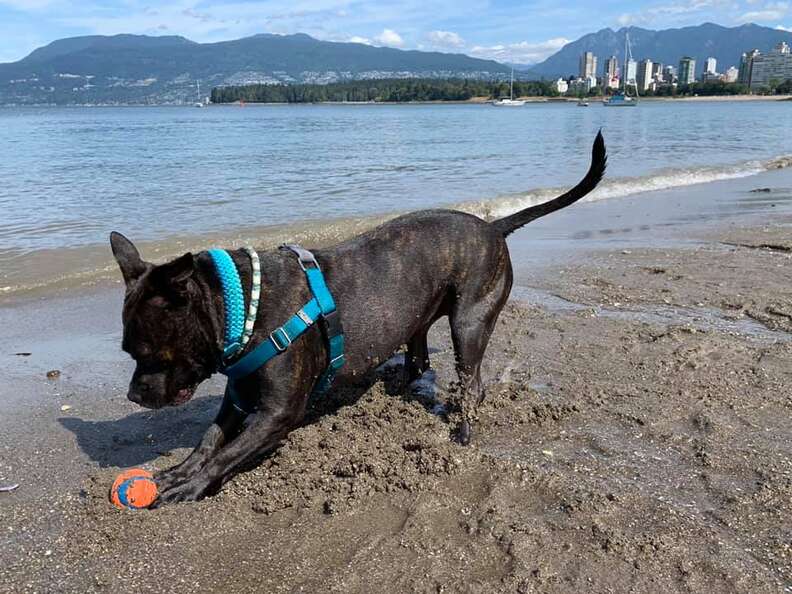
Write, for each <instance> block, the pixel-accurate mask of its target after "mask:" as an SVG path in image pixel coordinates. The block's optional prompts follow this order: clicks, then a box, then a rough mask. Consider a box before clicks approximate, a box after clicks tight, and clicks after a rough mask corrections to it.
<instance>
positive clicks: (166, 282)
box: [149, 252, 195, 298]
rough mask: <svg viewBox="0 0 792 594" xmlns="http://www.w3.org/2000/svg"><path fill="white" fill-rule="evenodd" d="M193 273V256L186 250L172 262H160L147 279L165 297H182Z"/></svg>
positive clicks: (185, 293)
mask: <svg viewBox="0 0 792 594" xmlns="http://www.w3.org/2000/svg"><path fill="white" fill-rule="evenodd" d="M194 273H195V257H194V256H193V255H192V253H190V252H188V253H186V254H184V255H183V256H179V257H178V258H176V259H175V260H173V261H172V262H167V263H166V264H161V265H160V266H157V267H155V268H154V269H153V270H152V271H151V275H150V276H149V279H150V281H151V283H152V284H153V285H154V286H156V288H157V289H158V290H159V291H161V292H162V293H163V295H164V296H165V297H170V298H184V297H186V296H187V292H188V283H189V281H190V279H191V278H192V276H193V274H194Z"/></svg>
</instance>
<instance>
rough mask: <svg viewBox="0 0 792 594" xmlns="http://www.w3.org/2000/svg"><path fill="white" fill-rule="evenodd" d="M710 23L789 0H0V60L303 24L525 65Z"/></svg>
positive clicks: (315, 30) (791, 7) (756, 15)
mask: <svg viewBox="0 0 792 594" xmlns="http://www.w3.org/2000/svg"><path fill="white" fill-rule="evenodd" d="M707 21H709V22H715V23H718V24H721V25H725V26H735V25H740V24H743V23H747V22H755V23H757V24H760V25H766V26H768V27H776V28H783V29H787V30H792V0H785V1H776V0H688V1H682V0H656V1H653V0H630V1H623V0H614V1H610V0H599V1H591V2H569V1H566V0H402V1H400V2H390V1H384V0H260V1H253V0H174V1H170V2H167V3H157V2H153V1H151V0H0V62H11V61H15V60H19V59H21V58H23V57H24V56H26V55H27V54H28V53H30V52H31V51H32V50H34V49H35V48H37V47H40V46H42V45H46V44H47V43H49V42H51V41H53V40H55V39H61V38H64V37H73V36H77V35H95V34H99V35H113V34H116V33H137V34H146V35H182V36H184V37H187V38H188V39H192V40H193V41H198V42H213V41H223V40H228V39H237V38H239V37H245V36H248V35H254V34H256V33H280V34H289V33H298V32H301V33H308V34H309V35H312V36H313V37H316V38H318V39H324V40H328V41H357V42H361V43H368V44H372V45H379V46H390V47H396V48H403V49H420V50H436V51H444V52H461V53H466V54H469V55H472V56H476V57H481V58H492V59H496V60H499V61H506V62H516V63H523V64H529V63H536V62H540V61H542V60H543V59H544V58H546V57H548V56H550V55H552V54H553V53H555V52H556V51H557V50H559V49H560V48H561V47H562V46H563V45H564V44H565V43H567V42H569V41H573V40H575V39H577V38H579V37H581V36H583V35H585V34H586V33H591V32H594V31H597V30H599V29H602V28H605V27H612V28H614V29H615V28H618V27H621V26H624V25H636V26H641V27H646V28H649V29H665V28H670V27H680V26H686V25H698V24H701V23H703V22H707Z"/></svg>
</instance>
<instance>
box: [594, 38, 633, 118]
mask: <svg viewBox="0 0 792 594" xmlns="http://www.w3.org/2000/svg"><path fill="white" fill-rule="evenodd" d="M631 61H632V48H630V34H629V33H625V34H624V70H623V71H622V78H623V79H624V90H623V91H622V92H620V93H616V94H615V95H611V96H610V97H608V98H607V99H605V100H604V101H603V102H602V103H603V104H604V105H605V106H607V107H635V106H636V105H638V83H637V82H636V81H635V79H633V81H632V86H633V88H635V97H630V81H629V79H628V78H627V76H628V74H629V71H628V70H627V65H628V64H629V63H630V62H631Z"/></svg>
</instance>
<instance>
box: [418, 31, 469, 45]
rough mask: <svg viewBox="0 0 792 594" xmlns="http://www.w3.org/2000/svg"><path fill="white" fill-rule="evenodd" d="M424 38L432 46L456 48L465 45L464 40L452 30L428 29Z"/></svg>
mask: <svg viewBox="0 0 792 594" xmlns="http://www.w3.org/2000/svg"><path fill="white" fill-rule="evenodd" d="M426 38H427V39H428V40H429V43H431V44H432V45H433V46H434V47H441V48H443V47H444V48H457V49H458V48H461V47H464V45H465V40H464V39H462V37H460V36H459V34H458V33H454V32H453V31H430V32H429V33H428V34H427V35H426Z"/></svg>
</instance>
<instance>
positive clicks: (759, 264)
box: [0, 171, 792, 592]
mask: <svg viewBox="0 0 792 594" xmlns="http://www.w3.org/2000/svg"><path fill="white" fill-rule="evenodd" d="M765 175H766V177H765V178H764V179H765V180H768V182H767V186H768V187H769V188H770V192H761V193H751V192H750V190H749V189H747V188H748V187H750V186H751V185H752V184H750V183H748V184H746V183H745V181H744V180H737V182H735V181H734V180H731V181H725V182H714V183H710V184H706V185H702V186H701V187H697V188H694V189H693V190H692V191H691V189H690V188H687V189H685V191H681V190H677V191H665V192H655V193H653V194H652V195H643V196H637V197H632V198H624V199H620V200H608V201H601V202H592V203H586V204H581V205H578V206H576V207H573V208H570V209H566V210H564V211H561V212H559V213H557V214H556V215H553V216H552V217H547V218H546V219H542V220H540V221H537V222H536V223H535V224H533V225H531V226H530V227H527V228H526V229H524V230H522V231H520V232H517V233H515V235H514V236H513V237H512V238H510V240H509V248H510V251H511V253H512V261H513V263H514V265H515V279H516V283H515V289H514V290H513V293H512V297H511V298H510V303H509V304H508V305H507V307H506V309H505V310H504V313H503V316H502V318H501V320H500V321H499V323H498V325H497V327H496V330H495V332H494V334H493V339H492V342H491V345H490V347H489V349H488V353H487V357H486V358H485V365H484V369H483V376H484V381H485V384H486V386H487V390H488V399H487V401H485V405H484V406H483V407H482V408H481V410H480V411H478V415H477V419H476V421H475V425H474V427H475V429H474V430H475V432H476V433H475V435H476V438H475V439H476V441H475V442H474V445H473V446H472V447H470V448H460V447H459V446H456V445H454V444H453V443H452V442H451V441H450V440H449V429H450V425H449V424H448V423H447V422H446V421H445V420H443V419H442V418H440V417H437V416H435V415H432V414H430V412H429V410H428V409H429V408H431V402H433V401H434V399H435V398H443V397H444V395H446V394H447V390H448V389H449V388H450V382H452V381H453V379H454V376H453V365H454V362H453V354H452V350H451V347H450V337H449V335H448V331H447V329H446V325H445V324H442V323H440V324H438V325H437V327H436V328H435V329H433V332H432V334H431V335H430V345H431V346H432V347H433V348H432V355H431V357H432V367H433V369H434V370H435V372H436V379H435V380H434V382H433V383H432V385H433V386H434V390H435V391H436V395H435V396H428V395H426V394H425V395H423V396H421V395H420V394H419V395H418V396H415V397H413V398H406V399H402V398H399V397H398V396H393V395H390V396H389V395H387V394H385V391H384V388H383V387H382V385H381V384H376V385H375V386H374V387H372V388H371V390H369V392H367V394H366V395H364V396H363V397H362V398H361V399H360V400H359V401H357V402H355V401H354V400H352V399H349V398H348V397H347V396H345V395H344V394H343V393H338V394H335V395H333V396H332V397H331V399H330V400H329V401H327V402H319V403H316V404H315V405H314V407H313V408H311V410H310V411H309V418H310V419H311V422H310V423H309V424H308V425H306V426H305V427H303V428H301V429H299V430H297V431H295V432H293V433H292V435H291V436H290V437H289V439H288V440H287V442H286V444H285V445H284V446H283V447H282V448H281V449H280V450H279V451H278V452H277V453H276V454H274V455H273V456H272V457H271V458H270V459H269V460H268V461H265V462H264V463H263V464H262V465H261V466H260V467H259V468H257V469H256V470H253V471H252V472H250V473H247V474H245V475H241V476H240V477H238V478H236V479H234V480H233V481H231V483H229V484H228V485H226V487H225V488H224V490H223V492H222V493H221V494H220V495H218V496H216V497H213V498H210V499H207V500H205V501H203V502H200V503H197V504H187V505H178V506H171V507H167V508H164V509H161V510H157V511H154V512H142V513H124V512H118V511H117V510H114V509H113V508H112V507H111V506H110V505H109V504H108V503H107V500H106V489H107V485H108V484H109V483H110V482H111V481H112V478H113V476H115V474H116V473H117V472H118V470H119V468H123V467H130V466H139V465H146V466H148V467H156V468H161V467H165V466H168V465H171V464H173V463H174V462H176V461H178V460H179V459H180V458H181V457H182V456H183V455H184V454H186V453H187V452H188V449H189V448H190V447H191V446H192V445H194V443H196V442H197V440H198V438H199V434H200V432H201V431H202V429H203V428H204V427H205V426H206V424H207V423H208V422H209V421H210V420H211V417H212V415H213V413H214V410H215V409H216V407H217V405H218V399H219V396H218V395H219V394H220V393H221V392H222V387H223V382H222V378H219V377H215V378H213V380H211V381H209V382H207V383H206V384H204V385H202V386H201V389H200V392H199V397H197V398H196V399H195V400H193V401H191V402H190V403H188V404H187V405H185V406H183V407H180V408H175V409H166V410H162V411H147V410H142V409H140V408H138V407H136V406H135V405H133V404H132V403H130V402H128V401H127V400H126V399H125V386H126V382H127V381H128V379H129V377H130V373H131V368H132V365H131V361H129V359H128V357H126V355H124V354H123V353H122V352H121V351H120V348H119V343H120V302H121V298H122V289H121V287H120V285H117V286H114V287H112V288H102V287H95V288H94V289H93V290H91V291H89V292H87V293H86V292H83V293H79V294H77V295H71V296H61V297H58V298H55V299H51V300H48V301H43V300H41V299H36V300H31V301H29V302H26V303H19V304H17V305H16V306H14V307H0V324H2V325H3V327H4V328H6V332H5V333H4V334H3V336H2V337H1V338H0V353H2V357H3V359H4V362H5V365H3V367H2V371H0V375H1V376H2V380H3V382H2V385H3V386H4V388H3V391H4V396H5V397H4V398H3V399H0V402H2V407H3V410H2V414H0V435H1V436H2V437H0V484H6V483H13V482H16V483H20V485H21V486H20V488H19V489H17V491H15V492H13V493H0V505H2V508H3V510H4V531H3V536H2V537H0V543H2V544H3V546H2V547H0V581H2V583H6V584H8V585H9V587H10V588H12V589H13V590H14V591H20V592H23V591H34V590H36V591H41V590H43V589H48V590H58V589H60V590H74V589H80V590H81V591H106V590H107V589H112V590H113V591H117V592H127V591H130V592H131V591H144V590H148V589H157V588H158V587H159V588H161V584H162V583H163V580H168V581H169V583H171V584H172V587H173V589H174V591H185V592H187V591H195V590H196V589H200V590H204V591H206V590H213V589H220V588H225V589H228V590H234V591H251V592H252V591H261V590H262V589H265V590H267V591H272V592H288V591H294V590H296V589H300V588H302V589H306V590H309V591H310V590H312V591H345V592H358V591H359V592H363V591H368V592H371V591H378V590H380V589H381V587H382V584H385V583H387V584H389V585H390V589H397V590H399V591H412V590H421V591H423V590H426V589H427V588H429V589H432V588H441V587H444V588H446V589H448V590H452V591H453V590H460V589H464V588H465V587H466V586H465V585H466V584H467V585H468V586H469V585H470V584H471V583H475V584H478V585H479V586H480V588H481V589H482V591H497V590H507V591H515V590H519V589H521V590H531V589H537V590H543V591H552V592H561V591H569V590H577V591H583V590H592V589H593V590H598V591H604V590H621V591H623V590H626V589H632V590H633V591H637V592H655V591H658V590H678V589H683V588H684V589H688V590H692V591H701V592H704V591H711V590H712V589H713V588H714V589H715V590H741V591H748V590H750V591H757V592H764V591H767V592H770V591H777V590H778V589H779V588H782V587H783V585H784V584H789V583H790V580H792V557H790V553H789V550H788V547H786V542H787V539H786V533H785V531H784V526H785V522H784V518H786V517H788V515H789V513H792V500H790V498H789V497H788V493H789V492H788V479H789V469H790V467H791V466H790V464H792V446H791V445H790V444H792V434H791V433H790V429H789V427H788V423H786V419H787V417H788V410H789V408H788V407H789V402H788V394H789V393H790V390H792V380H790V378H789V374H788V370H789V365H790V364H792V325H790V324H789V319H788V318H787V317H785V312H787V310H788V307H789V303H791V302H792V294H790V293H789V287H790V286H792V277H790V274H792V264H791V263H790V262H791V261H792V256H791V255H790V254H791V253H792V252H790V251H789V250H792V244H790V243H789V235H788V230H789V228H790V226H792V190H790V189H792V184H789V185H787V184H788V183H789V181H790V177H789V175H788V172H783V171H780V172H771V173H769V174H765ZM739 182H742V185H740V183H739ZM735 184H736V185H735ZM671 210H673V211H674V212H673V213H670V212H669V211H671ZM763 245H768V246H775V247H770V248H763V247H762V246H763ZM791 315H792V314H791ZM17 352H30V353H31V355H29V356H17V355H15V354H14V353H17ZM49 369H59V370H60V371H61V375H60V377H59V378H58V379H57V380H48V379H47V378H46V377H45V373H46V371H47V370H49ZM63 406H68V407H69V408H68V409H63V408H62V407H63ZM350 464H353V465H352V466H350ZM785 485H786V486H785ZM48 510H50V511H48ZM196 526H201V530H195V527H196ZM6 529H7V532H6ZM140 543H145V547H142V548H141V546H140ZM785 547H786V548H785ZM229 548H233V549H234V551H235V554H234V555H233V556H231V557H229V556H228V554H227V552H228V550H229ZM382 559H388V562H387V563H384V562H382ZM262 560H263V562H262ZM680 568H682V569H680ZM171 580H172V581H171Z"/></svg>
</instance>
